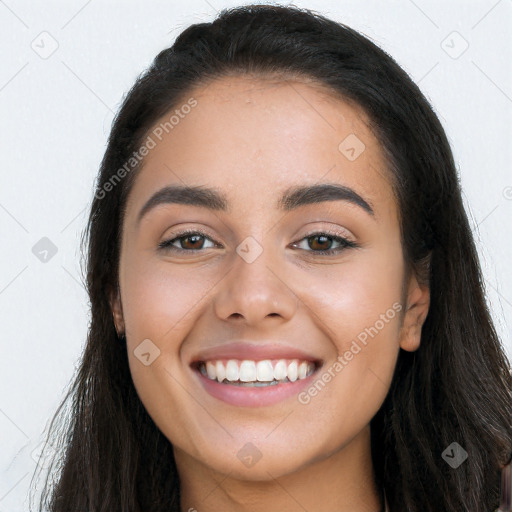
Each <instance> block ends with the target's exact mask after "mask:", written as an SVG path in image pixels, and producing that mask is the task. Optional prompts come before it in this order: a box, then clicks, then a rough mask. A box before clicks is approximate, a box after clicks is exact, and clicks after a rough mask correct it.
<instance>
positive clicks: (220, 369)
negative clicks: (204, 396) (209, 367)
mask: <svg viewBox="0 0 512 512" xmlns="http://www.w3.org/2000/svg"><path fill="white" fill-rule="evenodd" d="M215 373H216V374H217V375H214V376H213V377H210V378H211V379H212V380H214V379H215V378H217V380H218V381H219V382H222V381H223V380H224V379H225V378H226V368H225V366H224V365H223V364H222V361H217V363H216V364H215Z"/></svg>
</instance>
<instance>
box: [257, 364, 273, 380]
mask: <svg viewBox="0 0 512 512" xmlns="http://www.w3.org/2000/svg"><path fill="white" fill-rule="evenodd" d="M256 371H257V379H258V381H259V382H272V381H273V380H274V368H272V361H269V360H266V361H259V362H258V364H257V365H256Z"/></svg>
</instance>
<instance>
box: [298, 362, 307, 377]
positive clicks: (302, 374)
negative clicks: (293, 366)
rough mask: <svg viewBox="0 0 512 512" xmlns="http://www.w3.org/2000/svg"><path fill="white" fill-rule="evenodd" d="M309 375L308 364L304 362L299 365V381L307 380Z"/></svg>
mask: <svg viewBox="0 0 512 512" xmlns="http://www.w3.org/2000/svg"><path fill="white" fill-rule="evenodd" d="M307 374H308V363H306V361H302V363H300V364H299V379H305V378H306V375H307Z"/></svg>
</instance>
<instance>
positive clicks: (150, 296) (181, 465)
mask: <svg viewBox="0 0 512 512" xmlns="http://www.w3.org/2000/svg"><path fill="white" fill-rule="evenodd" d="M87 235H88V238H87V240H88V260H87V278H88V291H89V295H90V300H91V315H92V318H91V324H90V330H89V336H88V342H87V345H86V348H85V352H84V355H83V360H82V364H81V366H80V368H79V371H78V374H77V377H76V380H75V382H74V385H73V386H72V388H71V389H70V391H69V395H68V397H67V399H66V400H65V401H64V402H63V404H62V406H61V408H59V411H57V413H56V416H55V418H54V422H55V426H53V423H54V422H52V429H53V431H52V436H51V441H50V442H51V443H52V444H53V445H54V446H56V447H57V448H58V450H57V454H58V456H59V458H58V459H57V460H56V463H58V470H57V471H55V468H54V471H53V479H52V480H51V484H50V478H48V481H47V485H46V486H45V489H44V492H43V496H42V499H41V507H47V508H48V509H49V510H51V511H52V512H60V511H66V512H70V511H89V512H92V511H98V512H99V511H138V512H157V511H165V512H170V511H181V512H184V511H194V510H195V511H198V512H212V511H223V512H230V511H237V512H249V511H251V512H263V511H277V510H279V511H280V512H286V511H292V510H293V511H297V510H303V511H308V512H327V511H329V512H332V511H334V510H335V511H337V512H349V511H350V512H359V511H361V512H362V511H367V512H370V511H372V512H379V511H383V510H389V511H391V512H406V511H408V512H419V511H421V512H440V511H443V512H461V511H468V512H469V511H470V512H489V511H491V510H495V509H496V507H498V505H499V503H498V502H499V492H500V479H499V476H500V470H501V469H502V468H503V467H504V466H505V465H506V464H508V462H509V461H510V458H511V453H512V432H511V418H512V406H511V388H512V386H511V382H512V378H511V370H510V366H509V363H508V361H507V360H506V357H505V354H504V351H503V348H502V346H501V345H500V342H499V340H498V338H497V335H496V332H495V329H494V327H493V324H492V321H491V318H490V315H489V311H488V308H487V305H486V301H485V296H484V292H483V284H482V283H483V279H482V273H481V269H480V266H479V262H478V257H477V252H476V249H475V244H474V241H473V238H472V233H471V230H470V226H469V223H468V219H467V216H466V213H465V211H464V208H463V203H462V200H461V191H460V187H459V183H458V177H457V173H456V169H455V165H454V162H453V157H452V153H451V150H450V147H449V144H448V142H447V138H446V135H445V133H444V130H443V128H442V126H441V125H440V123H439V120H438V119H437V117H436V116H435V115H434V113H433V111H432V109H431V107H430V105H429V104H428V102H427V101H426V99H425V97H424V96H423V95H422V94H421V92H420V90H419V89H418V87H417V86H416V85H415V84H414V83H413V82H412V81H411V79H410V78H409V77H408V75H407V74H406V73H405V72H404V71H403V70H402V69H401V68H400V67H399V66H398V65H397V64H396V63H395V62H394V60H393V59H392V58H391V57H390V56H388V55H387V54H386V53H385V52H383V51H382V50H381V49H379V48H378V47H377V46H375V45H374V44H373V43H372V42H370V41H369V40H368V39H367V38H365V37H363V36H362V35H361V34H359V33H357V32H356V31H354V30H352V29H351V28H349V27H347V26H345V25H343V24H340V23H336V22H334V21H331V20H329V19H326V18H324V17H322V16H320V15H317V14H314V13H312V12H310V11H307V10H301V9H298V8H294V7H277V6H246V7H240V8H236V9H231V10H228V11H223V12H222V13H221V14H220V15H219V17H218V18H217V19H216V20H215V21H214V22H213V23H201V24H197V25H193V26H191V27H189V28H188V29H186V30H185V31H184V32H183V33H182V34H181V35H180V36H179V37H178V38H177V40H176V42H175V43H174V45H173V46H172V47H171V48H168V49H166V50H164V51H162V52H161V53H160V54H159V55H158V56H157V57H156V58H155V60H154V62H153V64H152V65H151V67H150V68H149V69H148V70H147V71H146V72H145V73H144V74H143V75H142V76H141V77H140V78H139V79H138V80H137V82H136V84H135V85H134V86H133V88H132V89H131V91H130V92H129V94H128V96H127V97H126V99H125V100H124V103H123V105H122V106H121V109H120V111H119V113H118V115H117V117H116V119H115V121H114V125H113V128H112V132H111V134H110V138H109V142H108V147H107V150H106V153H105V156H104V159H103V161H102V165H101V169H100V173H99V177H98V181H97V184H96V194H95V198H94V201H93V204H92V208H91V213H90V220H89V225H88V232H87ZM68 400H70V401H71V409H70V411H68V412H66V414H67V416H66V419H65V420H63V419H61V416H62V414H61V413H63V411H64V408H63V406H64V404H65V403H68ZM59 443H60V444H59ZM56 467H57V466H56Z"/></svg>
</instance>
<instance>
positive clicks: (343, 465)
mask: <svg viewBox="0 0 512 512" xmlns="http://www.w3.org/2000/svg"><path fill="white" fill-rule="evenodd" d="M175 460H176V464H177V468H178V472H179V475H180V481H181V489H180V493H181V511H182V512H194V511H197V512H217V511H219V510H222V511H223V512H268V511H269V510H279V511H280V512H297V510H314V511H315V512H332V511H333V510H336V511H337V512H363V511H364V512H381V511H382V510H383V508H382V507H383V504H382V497H381V494H380V490H379V489H378V488H377V486H376V485H375V479H374V474H373V466H372V460H371V450H370V429H369V427H367V428H366V429H365V430H363V431H362V432H361V433H360V434H358V436H356V437H355V438H354V439H353V440H352V441H351V442H350V443H349V444H348V445H346V446H344V447H343V448H342V449H340V450H338V451H336V452H334V453H331V454H329V455H327V456H324V457H322V458H321V459H318V460H315V461H312V462H310V463H308V464H307V465H305V466H303V467H301V468H299V469H297V470H295V471H292V472H291V473H288V474H286V475H283V476H279V477H277V478H272V477H271V471H270V469H269V471H268V472H267V473H268V475H269V478H268V479H266V480H264V481H250V480H243V479H241V478H235V477H233V475H231V474H228V475H225V474H222V473H219V472H216V471H214V470H212V469H211V468H209V467H207V466H205V465H204V464H202V463H201V462H199V461H198V460H197V459H193V458H192V457H190V456H189V455H188V454H185V453H184V452H182V451H180V450H178V449H175ZM230 475H231V476H230Z"/></svg>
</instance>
